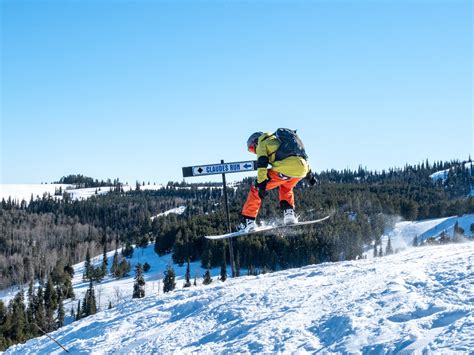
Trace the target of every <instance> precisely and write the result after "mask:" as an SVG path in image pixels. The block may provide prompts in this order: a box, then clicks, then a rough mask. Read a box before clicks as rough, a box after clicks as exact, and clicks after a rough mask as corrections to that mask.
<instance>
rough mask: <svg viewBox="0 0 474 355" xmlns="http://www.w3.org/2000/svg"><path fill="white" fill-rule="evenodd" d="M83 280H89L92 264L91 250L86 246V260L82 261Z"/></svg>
mask: <svg viewBox="0 0 474 355" xmlns="http://www.w3.org/2000/svg"><path fill="white" fill-rule="evenodd" d="M82 278H83V279H84V280H90V279H91V278H92V264H91V252H90V249H89V248H87V252H86V261H85V262H84V273H83V274H82Z"/></svg>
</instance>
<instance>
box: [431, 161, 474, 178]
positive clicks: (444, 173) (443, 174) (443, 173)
mask: <svg viewBox="0 0 474 355" xmlns="http://www.w3.org/2000/svg"><path fill="white" fill-rule="evenodd" d="M473 168H474V163H473V162H468V163H464V169H466V170H470V171H472V169H473ZM450 170H451V169H446V170H441V171H437V172H435V173H433V174H431V175H430V178H431V179H432V180H433V181H439V180H441V181H445V180H446V179H447V178H448V175H449V171H450Z"/></svg>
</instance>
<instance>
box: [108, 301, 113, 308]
mask: <svg viewBox="0 0 474 355" xmlns="http://www.w3.org/2000/svg"><path fill="white" fill-rule="evenodd" d="M109 309H112V301H109Z"/></svg>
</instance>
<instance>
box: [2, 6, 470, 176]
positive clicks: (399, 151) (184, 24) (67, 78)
mask: <svg viewBox="0 0 474 355" xmlns="http://www.w3.org/2000/svg"><path fill="white" fill-rule="evenodd" d="M472 10H473V8H472V4H471V2H470V1H408V0H405V1H388V0H381V1H338V0H336V1H268V0H267V1H144V0H142V1H108V0H107V1H105V0H103V1H93V0H85V1H68V0H64V1H59V0H58V1H41V0H39V1H22V0H15V1H13V0H1V15H2V19H1V20H2V21H1V22H2V27H1V46H2V47H1V69H2V71H1V126H0V128H1V181H2V182H3V183H39V182H43V181H48V182H50V181H54V180H58V179H59V178H60V177H61V176H64V175H68V174H75V173H80V174H84V175H87V176H92V177H94V178H99V179H105V178H107V177H110V178H115V177H119V178H120V179H121V180H122V181H124V182H125V181H128V182H130V183H133V182H134V181H135V180H137V179H138V180H140V181H142V180H145V181H152V182H157V183H166V182H167V181H170V180H173V181H179V180H181V179H182V177H181V167H183V166H189V165H199V164H205V163H208V164H210V163H218V162H219V161H220V159H225V160H226V161H240V160H249V159H253V158H254V156H252V155H251V154H250V153H248V152H247V151H246V149H245V142H246V140H247V138H248V136H249V135H250V134H251V133H252V132H254V131H274V130H276V129H277V128H278V127H290V128H296V129H298V132H299V133H300V136H301V137H302V139H303V141H304V142H305V145H306V150H307V152H308V154H309V155H310V159H311V160H310V161H311V165H312V167H313V170H316V171H321V170H326V169H332V168H334V169H344V168H346V167H348V168H357V167H358V166H359V165H362V166H366V167H368V168H369V169H377V170H380V169H384V168H389V167H394V166H395V167H397V166H398V167H399V166H403V165H404V164H405V163H418V162H420V161H423V160H425V159H426V158H428V159H429V160H431V161H433V160H450V159H467V158H468V156H469V154H472V153H473V151H474V149H473V123H472V122H473V111H472V100H473V91H472V85H473V76H472V72H473V68H472V62H473V58H472V29H473V27H472V26H473V22H472ZM243 176H244V175H237V174H234V175H233V176H232V175H229V177H228V178H229V179H230V180H233V179H240V178H242V177H243ZM216 178H217V179H219V177H216ZM206 180H209V178H206ZM193 181H197V180H193Z"/></svg>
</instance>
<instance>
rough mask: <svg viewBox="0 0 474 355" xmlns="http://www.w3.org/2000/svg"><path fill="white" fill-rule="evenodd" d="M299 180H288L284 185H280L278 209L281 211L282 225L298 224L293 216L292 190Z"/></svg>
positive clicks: (293, 196)
mask: <svg viewBox="0 0 474 355" xmlns="http://www.w3.org/2000/svg"><path fill="white" fill-rule="evenodd" d="M300 180H301V178H288V179H287V180H286V181H285V183H283V184H281V185H280V189H279V193H280V208H281V209H282V211H283V223H284V224H294V223H297V222H298V219H297V218H296V215H295V195H294V193H293V188H294V187H295V186H296V184H297V183H298V182H299V181H300Z"/></svg>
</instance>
